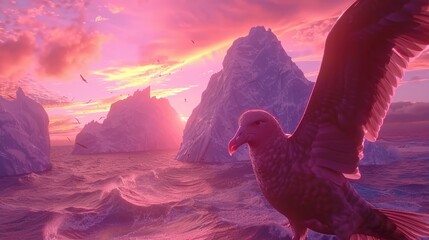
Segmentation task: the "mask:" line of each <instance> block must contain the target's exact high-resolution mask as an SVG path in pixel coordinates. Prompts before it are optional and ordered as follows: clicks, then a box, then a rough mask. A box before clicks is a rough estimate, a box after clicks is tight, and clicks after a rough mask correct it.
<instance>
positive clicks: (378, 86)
mask: <svg viewBox="0 0 429 240" xmlns="http://www.w3.org/2000/svg"><path fill="white" fill-rule="evenodd" d="M428 44H429V0H358V1H356V2H355V3H354V4H353V5H352V6H350V7H349V8H348V9H347V10H346V12H344V13H343V15H342V16H341V17H340V18H339V19H338V21H337V22H336V24H335V25H334V27H333V28H332V30H331V32H330V33H329V35H328V37H327V40H326V45H325V52H324V56H323V60H322V65H321V69H320V73H319V76H318V78H317V82H316V84H315V87H314V89H313V92H312V94H311V98H310V100H309V102H308V105H307V108H306V111H305V113H304V116H303V118H302V119H301V122H300V124H299V125H298V127H297V129H296V130H295V132H294V134H293V135H292V137H291V140H292V142H293V143H294V144H297V145H296V146H300V147H305V148H306V149H311V150H310V151H309V152H307V153H306V154H307V156H308V157H309V158H310V160H311V161H313V162H314V163H315V164H316V165H317V166H321V167H324V168H328V169H331V170H334V171H336V172H341V173H344V174H351V175H349V176H348V177H349V178H354V177H355V178H359V176H360V175H359V173H358V164H359V160H360V159H361V158H362V156H363V154H362V151H363V140H364V138H366V139H368V140H370V141H375V140H376V139H377V136H378V132H379V130H380V127H381V125H382V124H383V119H384V117H385V116H386V112H387V110H388V109H389V105H390V101H391V98H392V96H393V92H394V90H395V88H396V87H397V85H398V81H399V80H400V79H401V78H402V77H403V72H404V69H405V68H406V66H407V64H408V62H409V61H410V59H411V58H413V57H415V56H416V55H417V54H419V53H420V52H421V51H422V50H424V49H425V48H426V46H427V45H428ZM353 174H354V176H353ZM346 176H347V175H346Z"/></svg>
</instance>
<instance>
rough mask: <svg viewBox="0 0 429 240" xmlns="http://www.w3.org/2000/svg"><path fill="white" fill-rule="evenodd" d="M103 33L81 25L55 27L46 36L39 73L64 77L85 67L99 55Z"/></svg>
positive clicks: (40, 57)
mask: <svg viewBox="0 0 429 240" xmlns="http://www.w3.org/2000/svg"><path fill="white" fill-rule="evenodd" d="M102 39H103V38H102V35H101V34H100V33H98V32H90V31H87V30H84V29H82V28H79V27H69V28H65V29H55V30H53V31H52V32H50V34H49V35H47V36H46V42H45V44H44V46H43V47H42V49H41V53H40V56H39V73H40V74H41V75H42V76H47V77H64V76H67V75H69V74H70V73H71V72H73V71H75V70H79V69H82V70H83V69H84V68H85V67H86V66H87V64H88V63H89V62H90V61H91V60H93V59H94V58H96V57H97V56H98V55H99V51H100V46H101V43H102Z"/></svg>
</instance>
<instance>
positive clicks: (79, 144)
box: [75, 142, 88, 148]
mask: <svg viewBox="0 0 429 240" xmlns="http://www.w3.org/2000/svg"><path fill="white" fill-rule="evenodd" d="M75 143H76V144H77V145H78V146H81V147H83V148H88V147H87V146H85V145H83V144H81V143H78V142H75Z"/></svg>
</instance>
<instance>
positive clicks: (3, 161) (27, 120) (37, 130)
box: [0, 88, 51, 176]
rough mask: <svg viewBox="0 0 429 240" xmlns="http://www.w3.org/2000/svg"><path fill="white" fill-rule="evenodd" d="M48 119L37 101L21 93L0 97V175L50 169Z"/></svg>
mask: <svg viewBox="0 0 429 240" xmlns="http://www.w3.org/2000/svg"><path fill="white" fill-rule="evenodd" d="M48 125H49V118H48V115H47V113H46V111H45V109H44V108H43V107H42V105H40V104H39V103H37V102H35V101H34V100H32V99H30V98H29V97H27V96H25V94H24V92H23V91H22V89H21V88H19V89H18V90H17V92H16V98H15V99H13V100H6V99H5V98H3V97H1V96H0V176H12V175H19V174H26V173H31V172H40V171H45V170H48V169H49V168H51V162H50V159H49V151H50V140H49V132H48Z"/></svg>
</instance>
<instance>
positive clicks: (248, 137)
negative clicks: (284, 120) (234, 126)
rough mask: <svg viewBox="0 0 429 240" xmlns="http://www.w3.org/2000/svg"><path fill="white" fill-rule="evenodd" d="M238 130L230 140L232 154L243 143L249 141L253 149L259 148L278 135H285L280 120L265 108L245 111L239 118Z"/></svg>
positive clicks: (229, 145)
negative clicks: (264, 109)
mask: <svg viewBox="0 0 429 240" xmlns="http://www.w3.org/2000/svg"><path fill="white" fill-rule="evenodd" d="M238 125H239V127H238V130H237V132H236V133H235V135H234V137H233V138H232V139H231V140H230V141H229V144H228V152H229V154H230V155H232V154H233V153H234V152H235V151H236V150H237V149H238V148H239V147H240V146H241V145H243V144H245V143H247V144H249V147H250V148H251V149H257V148H259V147H261V146H265V144H267V143H270V141H271V140H272V139H273V138H275V137H278V136H282V135H284V133H283V130H282V129H281V127H280V124H279V122H278V121H277V120H276V119H275V118H274V117H273V116H272V115H271V114H270V113H268V112H266V111H263V110H249V111H246V112H244V113H243V114H242V115H241V117H240V119H239V120H238Z"/></svg>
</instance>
